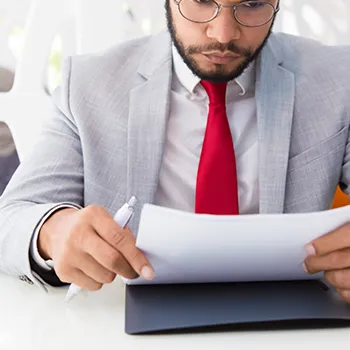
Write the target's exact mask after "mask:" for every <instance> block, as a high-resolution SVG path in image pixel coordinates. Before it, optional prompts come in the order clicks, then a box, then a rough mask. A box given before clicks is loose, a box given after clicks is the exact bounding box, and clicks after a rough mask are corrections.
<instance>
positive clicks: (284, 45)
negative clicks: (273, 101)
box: [270, 33, 350, 79]
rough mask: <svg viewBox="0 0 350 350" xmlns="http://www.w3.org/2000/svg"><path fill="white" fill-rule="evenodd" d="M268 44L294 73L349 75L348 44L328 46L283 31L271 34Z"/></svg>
mask: <svg viewBox="0 0 350 350" xmlns="http://www.w3.org/2000/svg"><path fill="white" fill-rule="evenodd" d="M270 45H271V47H272V49H273V50H274V49H276V50H277V51H279V55H280V57H281V61H282V66H284V67H285V68H287V69H289V70H291V71H293V72H294V73H296V74H300V73H306V72H307V73H308V74H312V73H313V72H315V73H316V72H317V73H322V74H328V75H331V76H339V78H342V79H344V77H350V69H349V68H350V46H345V45H344V46H330V45H325V44H322V43H320V42H318V41H316V40H312V39H308V38H303V37H299V36H293V35H288V34H283V33H277V34H273V35H272V37H271V41H270Z"/></svg>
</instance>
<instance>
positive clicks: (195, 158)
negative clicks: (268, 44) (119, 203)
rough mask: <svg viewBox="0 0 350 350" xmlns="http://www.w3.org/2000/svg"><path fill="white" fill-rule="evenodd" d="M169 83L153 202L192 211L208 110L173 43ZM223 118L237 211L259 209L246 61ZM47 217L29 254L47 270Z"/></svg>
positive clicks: (251, 80) (251, 75)
mask: <svg viewBox="0 0 350 350" xmlns="http://www.w3.org/2000/svg"><path fill="white" fill-rule="evenodd" d="M173 68H174V73H175V74H174V75H173V83H172V89H171V104H170V106H171V109H170V116H169V121H168V128H167V133H166V142H165V148H164V155H163V159H162V165H161V170H160V178H159V186H158V190H157V192H156V198H155V204H157V205H159V206H164V207H168V208H173V209H179V210H183V211H188V212H193V211H194V203H195V192H196V179H197V171H198V165H199V160H200V155H201V150H202V145H203V140H204V133H205V129H206V124H207V118H208V113H209V99H208V95H207V93H206V92H205V90H204V88H203V87H202V86H201V85H200V79H199V78H198V77H197V76H195V75H194V74H192V72H191V71H190V69H189V68H188V67H187V65H186V64H185V63H184V61H183V60H182V58H181V56H180V55H179V53H178V52H177V50H176V48H175V47H173ZM226 110H227V116H228V120H229V124H230V129H231V133H232V138H233V143H234V148H235V154H236V166H237V178H238V195H239V209H240V214H257V213H258V212H259V175H258V164H259V162H258V131H257V125H258V124H257V113H256V102H255V64H252V65H250V66H249V67H248V68H247V69H246V71H245V72H244V73H243V74H242V75H241V76H240V77H239V78H237V79H236V80H234V81H231V82H230V83H229V84H228V87H227V102H226ZM63 207H71V206H69V205H62V206H59V207H56V208H54V209H53V210H52V211H51V212H50V213H48V215H46V216H45V217H44V218H43V219H42V221H41V222H40V225H38V228H37V229H36V231H35V233H34V235H33V239H32V243H31V250H30V253H31V254H32V257H33V259H34V260H35V262H36V263H37V264H38V265H39V266H41V267H42V268H43V269H45V270H50V269H51V264H50V262H45V261H44V260H43V259H42V258H41V257H40V255H39V252H38V249H37V240H38V233H39V231H40V229H41V227H42V225H43V224H44V222H45V221H46V220H47V218H48V217H49V216H50V215H51V214H52V213H53V212H54V211H56V210H58V209H62V208H63Z"/></svg>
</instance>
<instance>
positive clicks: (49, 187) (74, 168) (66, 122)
mask: <svg viewBox="0 0 350 350" xmlns="http://www.w3.org/2000/svg"><path fill="white" fill-rule="evenodd" d="M70 79H71V59H70V58H68V59H67V60H66V61H65V64H64V69H63V78H62V85H61V86H60V87H59V88H58V89H57V90H56V91H55V92H54V94H53V106H52V113H51V115H50V116H48V118H47V120H46V122H45V123H44V125H43V127H42V130H41V133H40V136H39V138H38V140H37V143H36V146H35V147H34V148H33V150H32V152H31V153H30V155H29V156H28V157H26V158H25V159H24V161H23V162H22V163H21V164H20V166H19V167H18V169H17V171H16V172H15V174H14V176H13V177H12V179H11V181H10V183H9V185H8V186H7V188H6V190H5V192H4V194H3V196H2V197H1V198H0V271H2V272H4V273H6V274H9V275H12V276H15V277H18V278H20V279H22V280H26V281H29V282H33V284H36V285H38V286H40V287H43V283H42V281H40V279H38V278H37V277H36V276H37V274H36V273H34V274H33V271H32V268H31V265H32V266H34V269H35V268H36V265H35V264H33V260H32V259H30V254H29V251H30V244H31V240H32V237H33V234H34V233H35V230H36V228H38V225H39V224H40V222H41V221H42V219H43V218H44V217H45V215H47V213H49V212H50V211H51V210H53V209H54V208H55V207H57V206H59V205H62V204H64V203H69V204H70V205H73V206H76V207H83V204H84V199H83V194H84V191H83V188H84V181H83V176H84V170H83V156H82V148H81V142H80V137H79V130H78V127H77V125H76V122H75V120H74V117H73V115H72V113H71V109H70V101H69V98H70ZM27 117H28V118H30V115H28V116H27ZM28 137H30V135H28ZM30 260H32V261H30ZM56 282H57V281H55V282H54V284H57V283H56ZM44 289H45V288H44Z"/></svg>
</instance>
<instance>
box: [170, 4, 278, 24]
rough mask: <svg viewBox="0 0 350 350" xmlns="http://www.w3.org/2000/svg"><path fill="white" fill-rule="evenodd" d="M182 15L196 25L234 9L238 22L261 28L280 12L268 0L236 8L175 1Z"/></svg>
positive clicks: (240, 5) (235, 6) (236, 6)
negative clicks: (224, 10)
mask: <svg viewBox="0 0 350 350" xmlns="http://www.w3.org/2000/svg"><path fill="white" fill-rule="evenodd" d="M174 2H175V5H177V7H178V9H179V12H180V13H181V15H182V16H183V17H184V18H186V19H187V20H189V21H191V22H194V23H208V22H210V21H212V20H214V19H215V18H216V17H217V16H218V15H219V13H220V11H221V10H222V9H224V8H232V10H233V16H234V18H235V19H236V21H237V22H238V23H239V24H241V25H242V26H245V27H261V26H263V25H265V24H267V23H268V22H270V21H271V20H272V19H273V18H274V17H275V16H276V14H277V13H278V12H279V10H280V8H279V2H278V5H277V7H275V6H274V5H273V4H272V3H271V2H269V1H268V0H260V1H248V0H247V1H244V2H242V3H240V4H238V5H234V6H224V5H221V4H219V3H217V2H216V1H214V0H174Z"/></svg>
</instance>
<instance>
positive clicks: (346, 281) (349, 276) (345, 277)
mask: <svg viewBox="0 0 350 350" xmlns="http://www.w3.org/2000/svg"><path fill="white" fill-rule="evenodd" d="M324 277H325V279H326V280H327V281H328V282H329V283H331V284H332V285H333V286H335V287H336V288H338V289H348V290H350V269H345V270H337V271H327V272H325V274H324Z"/></svg>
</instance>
